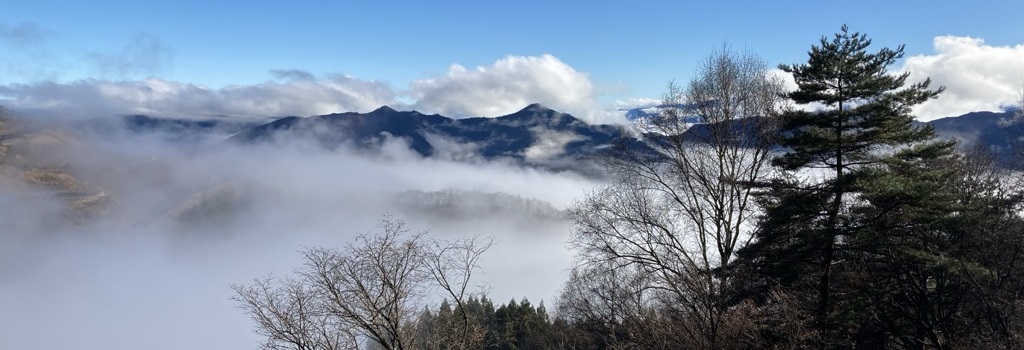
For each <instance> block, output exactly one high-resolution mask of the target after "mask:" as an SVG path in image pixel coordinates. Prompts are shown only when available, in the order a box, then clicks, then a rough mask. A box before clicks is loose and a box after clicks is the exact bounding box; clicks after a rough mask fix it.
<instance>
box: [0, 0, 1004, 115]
mask: <svg viewBox="0 0 1024 350" xmlns="http://www.w3.org/2000/svg"><path fill="white" fill-rule="evenodd" d="M843 23H846V24H848V25H849V26H850V28H851V29H852V30H854V31H861V32H865V33H867V34H868V35H869V36H870V37H872V38H873V39H874V42H875V43H876V45H878V46H879V47H880V46H882V45H885V46H895V45H898V44H901V43H903V44H906V46H907V56H908V57H910V56H915V55H920V56H930V55H938V53H937V50H936V48H935V46H934V44H935V40H936V38H937V37H944V36H952V37H958V38H968V37H969V38H974V39H982V40H983V43H975V45H974V46H979V47H994V48H1009V49H1015V48H1021V46H1020V45H1022V44H1024V2H1021V1H988V2H986V3H985V4H984V5H969V4H968V3H966V2H936V1H930V2H924V1H885V2H881V1H858V2H855V3H850V2H827V1H782V2H737V1H722V2H715V3H712V2H694V3H690V2H682V1H632V2H610V1H608V2H606V1H591V2H585V3H582V2H581V3H570V2H539V1H519V2H498V1H422V2H420V1H417V2H413V1H375V2H354V1H289V2H281V1H245V2H225V1H174V2H169V1H162V2H156V1H153V2H149V1H93V2H78V1H75V2H72V1H45V0H34V1H7V2H6V3H5V4H4V6H3V11H0V50H2V51H0V52H3V53H4V54H3V55H2V56H3V57H0V86H7V87H8V89H7V91H4V90H3V89H2V88H0V102H3V99H4V98H5V97H4V95H3V94H6V96H7V97H6V99H7V101H8V102H7V104H12V105H19V104H30V103H26V101H28V100H30V99H28V98H26V97H25V94H26V92H24V91H25V86H23V85H26V84H30V85H38V84H41V83H61V84H70V83H74V82H76V81H80V80H82V79H95V80H102V81H109V82H117V81H142V80H145V79H146V78H156V79H160V80H161V81H164V82H172V83H176V84H179V83H180V84H196V85H199V86H201V87H204V88H208V89H212V90H217V89H222V88H224V87H228V86H235V87H241V86H250V85H254V86H257V85H259V84H263V83H266V82H268V81H275V80H277V81H279V80H281V79H282V75H281V74H278V75H274V74H271V71H272V70H291V69H294V70H301V71H302V72H304V73H309V74H311V75H312V76H313V77H315V79H316V80H318V81H323V80H329V79H331V78H330V77H332V76H338V75H343V76H345V77H347V78H350V79H354V80H357V81H358V82H372V83H376V84H377V85H374V88H376V89H381V88H383V89H387V90H390V92H388V93H386V95H387V96H376V95H375V96H376V97H374V98H371V100H373V101H372V102H379V101H385V102H387V100H388V99H391V100H394V101H395V102H392V104H403V103H404V104H407V105H409V107H423V108H427V107H429V106H428V104H426V103H418V102H420V100H422V99H424V97H423V95H424V94H427V95H429V94H430V93H419V92H415V91H412V90H416V89H417V88H415V87H413V86H411V85H414V84H412V82H413V81H416V80H429V79H438V78H442V77H445V76H447V75H449V74H450V73H451V70H450V67H451V66H452V65H453V64H458V65H460V66H462V67H464V68H467V69H468V70H470V71H473V70H474V69H475V68H476V67H482V68H484V70H487V69H488V68H494V67H492V66H494V65H496V62H497V61H498V60H501V59H503V58H509V57H519V58H529V57H533V58H539V57H543V56H542V55H545V54H547V55H550V57H552V58H554V59H555V60H554V61H552V60H541V61H544V62H537V61H536V60H535V61H533V63H525V64H522V65H525V66H530V65H531V64H532V65H534V66H538V65H544V64H548V63H551V64H557V63H561V64H564V65H565V66H566V67H569V69H572V70H573V71H574V72H576V73H579V74H578V76H579V77H582V79H587V81H588V83H589V87H587V89H588V90H587V91H585V92H583V94H586V95H588V97H587V102H586V104H589V105H591V106H590V107H580V106H575V105H574V104H573V103H569V102H567V103H560V101H559V100H558V99H557V98H556V99H555V100H554V101H553V102H552V103H549V104H553V105H556V106H557V107H562V108H564V109H569V110H570V111H573V109H585V108H591V109H595V108H596V109H600V108H611V107H610V106H621V105H628V104H629V103H631V102H630V101H633V102H635V101H637V100H636V99H640V98H658V97H659V96H660V94H661V93H662V91H663V90H664V87H665V85H666V83H667V82H668V81H670V80H672V79H676V80H677V81H684V82H685V81H686V80H687V79H689V77H690V74H691V73H692V72H693V70H694V67H695V66H696V64H697V63H698V62H699V60H700V59H702V58H703V57H705V56H706V55H707V54H708V53H709V52H711V51H712V50H715V49H716V48H719V47H721V46H722V44H723V43H728V44H729V45H731V46H732V47H733V48H737V49H749V50H751V51H753V52H755V53H757V54H759V55H761V56H762V57H763V58H764V59H765V60H766V61H767V62H768V63H769V64H770V65H772V66H774V65H776V64H779V63H797V62H803V61H805V60H806V52H807V50H808V49H809V48H810V45H811V44H814V43H816V42H817V40H818V39H819V38H820V37H821V36H822V35H831V34H832V33H834V32H835V31H836V30H838V28H839V26H840V25H841V24H843ZM1020 52H1022V53H1024V48H1022V49H1021V51H1020ZM1016 53H1017V51H1011V52H1008V53H1007V52H1004V53H1003V55H1004V56H1005V55H1011V56H1009V57H1003V59H1004V60H1010V61H1012V60H1013V55H1016ZM979 60H981V61H982V62H985V61H987V60H985V59H983V58H979ZM556 61H557V62H556ZM1020 61H1021V62H1024V56H1021V57H1020ZM515 62H519V61H515V60H513V61H511V63H515ZM1012 63H1013V62H1011V63H1010V64H1011V67H1008V68H1006V69H1000V70H1002V71H1006V72H1009V73H1004V74H1003V75H1008V76H1010V78H1006V77H1004V80H1007V82H1004V83H1003V85H1007V84H1010V83H1012V79H1014V78H1013V77H1012V76H1013V75H1019V77H1016V78H1015V79H1016V81H1018V82H1020V81H1024V68H1022V67H1017V66H1013V65H1012ZM901 64H902V63H901ZM513 65H515V64H513ZM522 65H521V66H522ZM1021 65H1024V63H1021ZM933 66H934V65H933ZM563 68H564V67H563ZM896 68H899V67H896ZM932 68H935V67H932ZM510 69H512V70H514V69H519V68H510ZM524 69H528V68H524ZM929 69H931V68H929ZM935 69H937V68H935ZM492 71H493V70H492ZM304 73H303V74H304ZM936 74H939V75H942V72H938V73H936ZM515 75H516V74H513V73H509V75H505V76H504V79H510V78H508V77H509V76H515ZM539 75H544V73H543V72H541V73H540V74H539ZM465 79H470V80H472V79H477V80H481V79H482V80H486V79H484V78H482V77H479V76H477V77H475V78H474V77H468V78H465ZM532 79H543V77H539V78H532ZM486 81H490V80H486ZM497 81H499V82H500V81H501V80H500V79H498V80H497ZM449 83H451V82H449ZM513 83H514V82H513ZM943 83H944V84H946V85H950V84H951V83H952V84H956V82H955V81H949V82H943ZM12 85H18V86H20V88H17V89H16V88H11V86H12ZM143 85H145V84H143ZM335 85H337V84H335ZM382 85H383V86H384V87H382ZM435 85H436V84H435ZM441 85H444V87H445V88H448V87H450V86H451V84H441ZM1017 85H1018V86H1019V85H1024V83H1018V84H1017ZM579 86H582V85H579ZM437 88H438V89H440V88H441V87H437ZM467 89H469V90H472V89H479V88H478V87H476V88H467ZM965 89H966V88H965ZM972 89H973V87H972ZM998 89H1002V90H1007V91H1008V89H1009V88H1008V87H1006V86H1002V87H1001V88H997V90H998ZM549 90H551V91H548V93H554V92H557V91H558V89H557V88H553V89H549ZM34 93H37V92H34ZM439 93H440V92H433V94H434V96H436V95H438V94H439ZM229 95H230V94H229ZM328 95H330V94H328ZM993 95H994V96H995V97H991V99H993V100H998V101H990V102H989V104H991V105H999V104H1006V101H1008V99H1009V98H1011V97H1012V96H1010V97H1007V96H1008V95H1007V92H1006V91H1001V92H1000V93H998V94H993ZM231 96H236V95H231ZM540 96H541V94H540V93H538V94H527V96H523V97H522V98H517V99H514V101H504V102H506V103H504V104H507V105H512V104H514V103H518V102H519V101H520V100H523V101H525V100H529V99H538V98H540V99H543V98H542V97H540ZM469 97H473V96H469ZM476 97H477V98H482V97H480V96H476ZM352 99H358V97H352ZM34 100H40V98H39V97H38V96H37V97H36V98H35V99H34ZM541 102H543V101H541ZM562 102H564V101H562ZM616 102H618V103H616ZM487 103H489V102H488V101H487V100H486V99H485V98H482V100H481V101H480V104H487ZM979 103H980V102H979ZM492 104H493V105H504V104H503V103H492ZM577 105H581V104H578V103H577ZM368 106H369V103H367V104H366V106H364V105H360V104H351V103H349V104H345V103H340V104H336V106H335V107H339V108H348V109H354V110H359V109H366V108H369V107H368ZM595 106H599V107H595ZM434 107H435V108H434V109H436V110H437V111H439V112H448V113H454V114H467V115H469V114H485V113H486V112H489V111H492V110H493V111H495V113H498V111H504V110H505V109H507V108H505V107H501V108H495V109H489V110H483V109H479V108H469V107H465V106H463V107H460V108H461V109H460V108H456V107H453V106H452V103H448V104H444V103H435V104H434ZM325 108H327V107H325ZM503 108H504V109H503ZM427 109H430V108H427ZM317 111H319V110H317ZM302 112H304V111H297V113H298V114H301V113H302ZM305 112H315V111H305ZM576 112H577V113H581V111H576ZM951 113H952V112H951Z"/></svg>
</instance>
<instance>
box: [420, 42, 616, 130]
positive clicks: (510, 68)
mask: <svg viewBox="0 0 1024 350" xmlns="http://www.w3.org/2000/svg"><path fill="white" fill-rule="evenodd" d="M410 94H411V95H412V98H413V99H415V101H416V103H415V108H416V109H417V110H420V111H423V112H427V113H440V114H442V115H447V116H452V117H467V116H484V117H495V116H500V115H505V114H509V113H513V112H516V111H518V110H519V109H521V108H523V107H525V106H526V105H528V104H531V103H541V104H543V105H545V106H548V107H550V108H553V109H556V110H559V111H562V112H566V113H570V114H573V115H574V116H576V117H579V118H582V119H585V120H587V121H588V122H594V121H608V120H610V119H611V118H609V117H611V115H610V113H608V111H605V110H603V109H602V108H600V107H599V106H598V104H597V103H596V102H595V100H594V86H593V83H591V81H590V77H589V76H588V75H587V74H586V73H583V72H579V71H576V69H574V68H572V67H571V66H569V65H568V64H566V63H565V62H562V61H561V60H559V59H558V58H557V57H555V56H552V55H547V54H545V55H542V56H508V57H505V58H502V59H500V60H498V61H497V62H495V63H494V64H493V65H490V66H480V67H476V68H475V69H467V68H466V67H463V66H461V65H458V64H453V65H452V66H451V67H450V68H449V69H448V74H447V75H445V76H441V77H434V78H427V79H420V80H416V81H413V82H412V83H411V86H410Z"/></svg>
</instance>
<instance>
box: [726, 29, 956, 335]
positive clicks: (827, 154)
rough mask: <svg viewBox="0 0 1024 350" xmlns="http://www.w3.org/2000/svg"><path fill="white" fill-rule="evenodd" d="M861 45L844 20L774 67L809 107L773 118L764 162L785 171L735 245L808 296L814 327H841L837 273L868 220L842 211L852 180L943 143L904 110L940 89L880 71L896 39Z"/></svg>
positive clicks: (945, 145)
mask: <svg viewBox="0 0 1024 350" xmlns="http://www.w3.org/2000/svg"><path fill="white" fill-rule="evenodd" d="M870 45H871V40H869V39H868V38H867V37H866V36H865V35H863V34H860V33H856V32H854V33H850V32H849V31H848V29H847V27H846V26H845V25H844V26H843V27H842V29H841V30H840V32H839V33H837V34H835V35H834V36H833V37H832V38H831V40H829V39H828V38H825V37H823V38H822V39H821V42H820V44H819V45H814V46H812V47H811V51H810V52H809V53H808V55H809V58H808V61H807V63H805V64H795V65H782V66H780V68H781V69H782V70H784V71H786V72H788V73H791V74H792V75H793V77H794V78H795V80H796V83H797V86H798V89H797V90H796V91H793V92H791V93H789V94H788V97H789V99H790V100H792V101H793V102H794V103H796V104H798V105H803V106H808V107H811V108H805V109H804V110H794V111H791V112H788V113H785V114H784V115H782V117H781V118H782V120H781V124H782V130H783V135H782V136H783V137H782V141H781V144H782V146H783V147H785V148H786V149H787V151H786V152H785V154H784V155H782V156H780V157H778V158H776V159H775V161H774V164H775V165H776V166H778V167H779V168H781V169H782V170H785V171H786V172H787V174H788V176H787V177H786V178H784V179H780V180H778V181H776V182H775V183H774V184H773V186H771V190H770V191H768V192H767V193H766V195H765V196H764V197H763V200H764V204H765V206H766V212H765V216H764V218H763V220H762V222H761V224H760V228H759V229H758V230H757V232H755V238H756V239H755V242H754V243H753V244H752V245H750V246H748V247H747V249H745V250H744V251H743V252H741V257H742V259H743V261H744V262H745V263H748V264H750V266H752V267H753V268H754V269H755V271H757V272H758V273H759V275H760V276H762V277H764V278H765V279H766V281H769V282H770V284H771V283H778V284H781V285H782V286H783V287H784V288H789V289H791V290H793V291H795V292H797V293H799V294H802V295H808V296H811V298H810V300H807V301H808V303H809V304H813V305H814V308H813V310H811V311H812V314H813V315H814V318H815V320H814V321H815V326H816V328H817V329H818V330H819V331H826V330H830V329H831V330H834V329H837V328H841V325H839V324H837V323H836V322H837V321H836V319H837V316H836V313H837V312H836V310H834V304H835V302H836V300H835V299H836V298H837V296H836V293H835V288H836V280H837V278H841V277H838V276H837V274H840V275H841V274H842V271H843V268H844V267H843V264H844V263H846V261H848V260H851V259H855V257H853V256H852V255H851V254H856V251H858V250H859V249H860V248H859V247H853V246H851V243H852V242H854V241H855V240H854V239H853V235H855V233H856V232H857V228H858V227H859V226H860V225H862V224H863V222H864V221H865V220H870V218H865V217H857V216H856V215H855V214H854V213H853V211H851V210H850V208H851V207H852V206H853V205H854V204H855V203H857V202H858V201H860V200H861V199H860V198H858V194H859V193H861V192H862V190H863V183H862V181H861V180H862V179H863V178H864V177H865V176H866V175H867V174H869V173H870V172H871V171H874V170H873V169H878V168H880V167H884V166H885V163H886V162H889V161H891V160H892V159H893V158H894V157H901V158H905V157H915V156H917V157H941V156H944V155H948V154H949V153H950V152H951V150H952V147H953V144H952V143H950V142H933V141H931V140H932V139H933V137H934V132H933V131H932V130H931V128H930V127H915V126H913V125H912V122H913V116H911V115H910V111H911V107H913V106H914V105H917V104H920V103H922V102H925V101H927V100H928V99H931V98H934V97H935V96H936V95H938V94H939V93H940V92H941V91H942V88H939V89H936V90H930V89H929V88H928V86H929V84H930V81H928V80H926V81H924V82H920V83H916V84H910V85H907V82H906V81H907V77H908V75H909V73H903V74H898V75H894V74H890V73H889V72H888V71H887V68H888V66H890V65H892V64H893V63H894V62H895V61H896V60H898V59H899V58H901V57H902V56H903V46H900V47H898V48H896V49H890V48H882V49H880V50H878V51H876V52H869V51H868V47H869V46H870ZM806 109H817V110H815V111H807V110H806ZM825 336H826V337H827V335H825Z"/></svg>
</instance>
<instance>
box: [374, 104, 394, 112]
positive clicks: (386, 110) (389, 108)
mask: <svg viewBox="0 0 1024 350" xmlns="http://www.w3.org/2000/svg"><path fill="white" fill-rule="evenodd" d="M395 112H398V111H396V110H395V109H394V108H391V107H388V105H383V106H380V108H377V109H375V110H373V112H370V114H379V113H395Z"/></svg>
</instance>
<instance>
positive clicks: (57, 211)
mask: <svg viewBox="0 0 1024 350" xmlns="http://www.w3.org/2000/svg"><path fill="white" fill-rule="evenodd" d="M48 128H52V126H49V127H48ZM47 133H57V134H60V135H64V136H63V137H62V138H60V140H59V142H52V143H49V144H46V145H45V146H33V147H28V146H24V145H23V146H20V147H21V148H22V150H21V151H20V152H21V155H20V157H21V160H20V162H21V163H22V164H23V165H24V166H26V167H28V166H37V167H49V168H55V169H58V170H59V171H62V172H66V173H67V174H69V175H70V176H73V177H74V178H75V179H77V180H78V181H79V184H78V185H77V186H78V187H80V192H81V193H73V194H67V193H54V192H55V191H52V190H47V189H45V188H43V187H39V186H31V185H26V184H25V183H24V181H22V180H21V179H20V178H19V176H17V174H19V173H18V172H17V171H14V170H12V169H11V167H10V166H8V167H7V168H5V169H3V171H4V176H3V178H2V180H0V227H2V228H3V230H2V231H0V310H2V312H0V329H3V330H4V331H3V334H5V335H4V336H2V337H0V348H3V349H57V348H84V349H93V348H107V349H140V348H145V349H207V348H209V349H252V348H255V347H256V346H257V345H258V340H259V339H258V337H257V336H256V335H254V334H252V332H251V329H252V328H251V324H250V322H249V320H248V319H247V318H246V317H245V316H244V315H243V314H242V313H241V312H240V311H239V310H237V309H235V306H234V304H233V302H232V301H230V300H229V298H230V297H231V295H232V293H233V292H232V291H231V289H230V288H229V286H230V285H231V284H233V283H246V282H247V281H249V280H251V279H252V278H255V277H261V276H264V275H266V274H268V273H273V274H276V275H283V274H287V273H289V272H290V271H291V270H292V269H293V268H294V267H296V266H298V265H300V264H301V262H302V261H301V259H300V255H299V253H298V252H299V251H300V250H302V249H304V248H307V247H314V246H337V247H340V246H341V245H343V244H344V243H346V242H348V241H349V240H350V239H351V237H352V236H353V235H354V234H356V233H372V232H376V231H377V230H378V227H377V225H378V223H379V222H380V220H381V218H382V216H383V215H385V214H387V213H392V214H395V215H396V216H397V217H399V218H402V219H404V220H405V221H406V222H407V224H408V227H409V228H410V229H412V230H414V231H422V230H427V231H429V232H430V233H429V234H430V236H432V237H441V238H445V237H464V236H471V235H482V236H489V237H493V238H494V240H495V245H494V246H493V247H492V248H491V249H490V250H489V251H488V252H487V253H486V254H485V256H484V261H483V271H482V272H481V274H479V275H478V276H479V278H478V281H477V284H478V286H479V288H481V289H482V290H486V291H488V295H489V297H491V298H492V299H494V300H497V301H499V302H506V301H508V300H509V299H513V298H514V299H517V300H518V299H521V298H523V297H527V298H529V299H530V300H531V301H533V302H539V301H541V300H543V301H545V302H548V303H550V302H552V301H553V298H554V297H555V295H557V291H558V289H559V287H560V284H561V283H562V282H563V281H564V280H565V276H566V270H567V269H568V268H569V267H570V263H571V258H572V257H571V253H570V252H569V251H568V250H567V249H566V247H565V241H566V239H567V237H568V233H569V229H570V224H569V223H568V222H567V221H566V220H564V219H562V218H560V217H559V215H558V211H557V209H562V208H565V207H566V206H567V205H569V204H571V203H572V201H573V200H574V198H578V197H580V196H581V195H583V194H584V193H586V191H588V190H589V189H591V188H593V187H595V186H596V185H597V183H596V182H594V181H591V180H587V179H584V178H582V177H580V176H578V175H575V174H573V173H552V172H548V171H544V170H538V169H527V168H522V167H518V166H515V165H511V164H505V163H501V162H486V161H482V160H479V161H468V162H448V161H436V160H430V159H422V158H420V157H419V156H417V155H415V154H414V153H413V152H411V151H409V150H408V149H407V147H406V145H405V144H404V143H403V142H402V141H401V140H393V141H389V142H387V143H385V144H384V146H382V147H381V148H380V149H379V150H376V151H373V152H370V154H363V153H359V154H356V153H354V152H350V151H345V150H336V151H325V150H322V149H319V148H317V147H313V146H310V145H305V144H302V143H301V142H296V143H291V144H273V145H261V146H238V145H229V144H226V143H223V142H216V140H214V142H207V143H203V144H202V146H200V147H196V146H195V145H191V146H185V145H182V144H180V143H174V142H168V141H167V140H166V138H162V137H160V135H153V134H149V135H141V136H140V135H132V134H120V133H118V134H109V133H86V134H80V133H76V132H75V131H74V130H70V131H68V130H65V131H53V130H52V129H51V130H47V131H40V132H39V135H45V134H47ZM23 144H28V142H23ZM13 147H19V146H18V145H14V146H12V149H13ZM75 196H79V197H88V198H101V199H102V201H100V202H102V204H99V205H98V206H99V207H100V208H99V209H96V210H92V211H89V214H88V215H79V214H78V213H77V212H76V210H78V209H76V208H73V206H72V205H69V204H68V203H69V202H73V201H74V200H77V199H76V198H78V197H75ZM90 196H91V197H90ZM410 196H412V197H410ZM69 198H71V199H69ZM409 198H413V199H409ZM438 198H441V199H438ZM452 198H454V199H452ZM492 199H494V200H492ZM466 201H469V202H468V203H467V202H466ZM472 201H478V202H481V203H479V205H478V204H476V203H472ZM453 202H455V203H453ZM483 202H486V203H483ZM439 203H440V204H439ZM493 203H506V204H501V205H493ZM484 204H487V205H484ZM548 204H549V205H550V206H547V205H548ZM438 206H445V207H444V208H438ZM524 208H525V209H524ZM79 209H80V208H79ZM80 216H84V218H82V217H80Z"/></svg>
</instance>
